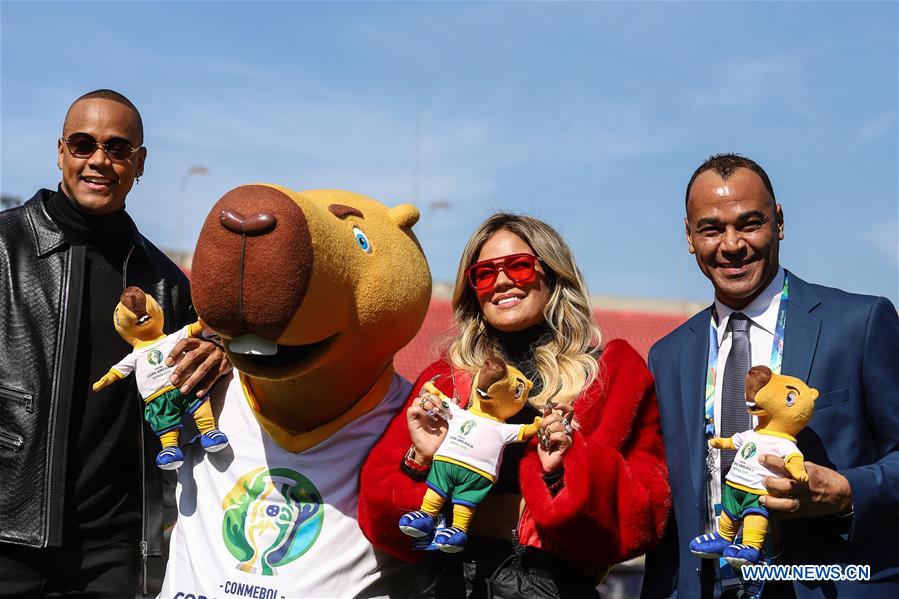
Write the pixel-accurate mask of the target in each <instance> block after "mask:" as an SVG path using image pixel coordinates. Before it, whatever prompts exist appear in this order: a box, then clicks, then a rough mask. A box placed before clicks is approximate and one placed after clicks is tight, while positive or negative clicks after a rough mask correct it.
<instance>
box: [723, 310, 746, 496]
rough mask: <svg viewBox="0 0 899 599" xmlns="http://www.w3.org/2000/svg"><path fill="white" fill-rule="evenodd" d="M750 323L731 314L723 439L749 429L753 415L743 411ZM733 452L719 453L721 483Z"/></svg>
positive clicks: (737, 315)
mask: <svg viewBox="0 0 899 599" xmlns="http://www.w3.org/2000/svg"><path fill="white" fill-rule="evenodd" d="M749 325H750V320H749V319H748V318H746V315H745V314H743V313H742V312H734V313H733V314H731V315H730V321H729V322H728V325H727V326H728V328H730V337H731V343H730V353H728V354H727V363H726V364H725V365H724V382H723V384H722V387H721V436H722V437H723V438H725V439H727V438H728V437H731V436H733V435H735V434H736V433H742V432H743V431H745V430H749V429H750V428H752V416H751V415H750V414H749V412H748V411H746V374H747V373H748V372H749V369H750V368H751V367H752V352H751V350H750V346H749ZM736 454H737V452H736V451H732V450H729V449H722V450H721V484H724V476H725V475H726V474H727V471H728V470H730V465H731V464H732V463H733V461H734V456H735V455H736Z"/></svg>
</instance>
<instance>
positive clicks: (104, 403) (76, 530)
mask: <svg viewBox="0 0 899 599" xmlns="http://www.w3.org/2000/svg"><path fill="white" fill-rule="evenodd" d="M46 207H47V212H48V213H49V215H50V217H51V218H52V219H53V221H54V222H56V224H57V225H59V227H60V229H62V231H63V234H64V235H65V237H66V240H67V241H68V242H69V243H70V244H72V245H81V246H84V248H85V253H86V260H85V265H84V287H83V291H82V292H83V299H82V302H83V303H82V309H81V324H80V332H79V335H78V357H77V362H76V368H75V380H74V392H73V394H72V397H71V402H72V403H71V420H70V422H71V431H70V434H69V448H68V459H67V466H66V473H67V474H66V505H65V532H64V543H66V544H69V543H77V544H83V545H85V546H90V545H100V544H104V543H109V542H113V541H134V542H136V541H137V540H138V539H139V538H140V520H141V505H140V502H141V499H140V497H141V495H140V491H141V490H140V472H141V460H142V455H141V451H140V447H139V441H138V439H139V434H140V430H139V428H138V426H139V423H140V418H141V417H140V415H139V413H137V411H138V410H139V409H140V405H141V402H140V398H139V396H138V395H137V389H136V386H135V383H134V380H133V377H129V378H128V379H126V380H123V381H119V382H117V383H115V384H113V385H110V386H109V387H106V388H105V389H103V390H102V391H100V392H98V393H95V392H94V391H93V390H91V385H92V384H93V383H94V382H95V381H97V380H99V379H100V378H101V377H102V376H103V375H104V374H106V372H107V371H108V370H109V368H110V366H112V365H114V364H116V363H117V362H118V361H119V360H121V359H122V358H123V357H124V356H125V355H127V354H128V353H130V352H131V350H132V348H131V346H130V345H129V344H128V343H126V342H125V341H124V340H123V339H122V338H121V337H119V335H118V333H117V332H116V330H115V327H114V326H113V321H112V319H113V311H114V309H115V307H116V304H117V303H118V301H119V296H120V295H121V293H122V291H123V289H124V283H123V271H124V268H125V263H126V259H127V257H128V255H129V252H130V251H131V249H132V239H133V231H134V229H135V226H134V223H133V222H132V220H131V218H130V217H129V216H128V215H127V214H126V213H125V211H124V210H120V211H117V212H114V213H112V214H108V215H103V216H92V215H88V214H85V213H83V212H81V211H80V210H79V209H78V207H77V205H76V204H75V203H74V202H73V201H72V200H70V199H69V198H68V197H66V195H65V194H64V193H63V192H62V191H61V190H59V191H57V192H56V193H54V194H53V195H52V196H51V197H50V198H49V199H48V201H47V203H46Z"/></svg>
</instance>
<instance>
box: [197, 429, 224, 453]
mask: <svg viewBox="0 0 899 599" xmlns="http://www.w3.org/2000/svg"><path fill="white" fill-rule="evenodd" d="M200 445H201V446H202V447H203V449H205V450H206V451H208V452H210V453H215V452H216V451H221V450H222V449H224V448H226V447H228V437H227V436H226V435H225V433H223V432H222V431H220V430H219V429H217V428H214V429H212V430H211V431H208V432H205V433H203V434H202V435H201V436H200Z"/></svg>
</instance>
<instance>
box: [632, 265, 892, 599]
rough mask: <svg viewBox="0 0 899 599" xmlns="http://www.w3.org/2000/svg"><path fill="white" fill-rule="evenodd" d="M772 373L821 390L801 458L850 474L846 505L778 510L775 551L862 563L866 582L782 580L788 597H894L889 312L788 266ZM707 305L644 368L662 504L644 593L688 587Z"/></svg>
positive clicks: (700, 459) (788, 556)
mask: <svg viewBox="0 0 899 599" xmlns="http://www.w3.org/2000/svg"><path fill="white" fill-rule="evenodd" d="M789 276H790V297H789V307H788V308H787V320H786V328H785V330H784V356H783V366H782V369H781V371H782V373H783V374H788V375H791V376H795V377H798V378H801V379H803V380H805V381H807V382H808V384H809V385H811V386H812V387H815V388H816V389H818V391H819V392H820V393H821V395H820V397H819V398H818V400H817V402H816V403H815V413H814V416H813V417H812V421H811V422H810V423H809V425H808V426H807V427H806V428H805V429H804V430H803V431H802V432H801V433H800V434H799V436H798V437H797V440H798V442H799V443H798V444H799V449H800V450H801V451H802V452H803V454H804V456H805V460H806V461H810V462H814V463H816V464H819V465H823V466H827V467H829V468H833V469H835V470H837V471H839V472H840V473H841V474H843V476H845V477H846V478H847V479H848V480H849V482H850V484H851V485H852V494H853V507H854V511H855V514H854V517H849V518H837V517H825V518H802V519H792V520H784V521H783V522H782V529H783V536H784V539H783V542H784V545H785V549H784V553H783V555H782V558H781V559H780V560H779V561H778V563H788V564H869V565H870V566H871V576H872V580H874V581H879V582H877V583H874V584H872V583H868V584H859V583H848V582H802V583H798V582H797V583H794V590H795V592H796V594H797V596H798V597H833V596H836V595H839V596H840V597H855V596H863V595H865V596H866V597H868V598H869V599H870V598H872V597H881V596H884V597H886V596H890V597H899V549H897V547H896V544H897V542H899V317H897V314H896V309H895V308H894V307H893V305H892V304H891V303H890V302H889V301H888V300H887V299H885V298H877V297H871V296H864V295H856V294H851V293H846V292H844V291H840V290H839V289H833V288H829V287H822V286H820V285H812V284H809V283H806V282H805V281H803V280H801V279H799V278H798V277H796V276H795V275H793V274H790V275H789ZM710 317H711V306H710V307H709V308H708V309H706V310H703V311H702V312H700V313H699V314H697V315H695V316H694V317H693V318H691V319H690V320H689V321H687V322H686V323H684V324H683V325H681V326H680V327H679V328H677V329H676V330H674V331H673V332H672V333H671V334H669V335H668V336H666V337H665V338H663V339H661V340H660V341H659V342H658V343H656V344H655V345H654V346H653V348H652V349H651V350H650V352H649V368H650V370H652V372H653V375H654V376H655V379H656V391H657V394H658V402H659V412H660V415H661V423H662V436H663V438H664V441H665V451H666V455H667V460H668V472H669V475H670V477H671V492H672V495H673V504H674V505H673V507H674V509H673V513H672V518H671V521H670V523H669V526H668V530H667V532H666V535H665V538H664V540H663V541H662V544H661V545H660V546H659V548H658V549H656V550H655V551H654V552H652V553H650V554H649V555H648V556H647V559H646V574H645V578H644V583H643V596H644V597H652V598H655V597H682V598H689V599H693V598H697V597H700V596H701V592H700V577H699V568H700V559H699V558H698V557H696V556H694V555H692V554H691V553H690V551H689V550H688V548H687V547H688V545H689V543H690V539H692V538H693V537H694V536H696V535H698V534H701V533H702V527H703V521H704V514H705V505H706V488H705V487H706V474H705V456H706V442H705V439H704V434H703V425H704V414H703V402H704V395H705V382H706V367H707V365H708V350H709V319H710Z"/></svg>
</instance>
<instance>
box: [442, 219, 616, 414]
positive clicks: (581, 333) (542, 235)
mask: <svg viewBox="0 0 899 599" xmlns="http://www.w3.org/2000/svg"><path fill="white" fill-rule="evenodd" d="M503 230H505V231H509V232H510V233H513V234H515V235H517V236H518V237H520V238H521V239H522V240H523V241H524V242H525V243H527V244H528V245H530V246H531V249H532V250H533V251H534V253H535V254H537V256H539V257H540V259H541V261H542V264H543V266H544V270H545V271H548V272H547V273H546V284H547V285H548V286H549V288H550V296H549V301H548V302H547V304H546V307H545V308H544V309H543V315H544V317H545V319H546V324H547V325H548V326H549V328H550V329H551V330H552V336H551V337H550V339H549V340H548V341H547V342H546V343H544V344H543V345H540V346H538V347H536V348H534V355H535V358H536V366H537V376H538V377H539V378H540V380H541V382H542V383H543V384H542V387H541V391H540V393H539V394H538V395H536V396H534V397H531V398H530V399H529V401H530V403H531V405H533V406H542V405H544V404H545V403H546V402H548V401H564V402H568V403H570V402H573V401H574V399H575V398H576V397H577V396H578V395H579V394H580V392H581V390H582V389H583V388H585V387H586V386H588V385H590V384H591V383H593V381H594V380H595V379H596V377H597V374H598V369H599V366H598V363H597V358H598V356H599V353H600V349H599V347H600V343H601V342H602V335H601V333H600V330H599V326H598V325H597V323H596V320H595V318H594V317H593V310H592V309H591V307H590V300H589V294H588V292H587V285H586V284H585V283H584V279H583V276H582V275H581V272H580V270H579V269H578V267H577V264H575V261H574V256H573V254H572V253H571V249H570V248H569V247H568V244H567V243H565V240H563V239H562V236H561V235H559V233H558V232H556V230H555V229H553V228H552V227H550V226H549V225H548V224H546V223H544V222H543V221H541V220H538V219H536V218H533V217H530V216H526V215H518V214H509V213H504V212H501V213H497V214H494V215H493V216H491V217H490V218H488V219H487V220H486V221H484V223H483V224H482V225H481V226H480V227H479V228H478V229H477V230H476V231H475V232H474V234H473V235H472V236H471V238H470V239H469V240H468V243H467V244H466V246H465V249H464V250H463V252H462V258H461V260H460V261H459V268H458V270H457V271H456V285H455V289H454V290H453V318H454V320H455V324H456V331H457V334H456V336H455V337H453V338H451V339H450V340H449V341H448V343H447V346H446V356H447V359H448V360H449V361H450V363H451V364H452V365H453V366H455V367H456V368H459V369H461V370H466V371H468V372H472V373H474V372H476V371H477V370H478V369H479V368H480V367H481V365H482V364H483V363H484V361H485V360H486V358H488V357H489V356H492V355H495V356H499V357H501V358H503V359H505V360H506V361H508V358H507V355H506V352H505V351H504V350H503V348H502V347H501V346H500V343H499V339H498V338H497V331H496V329H494V328H493V327H491V326H488V324H487V323H486V322H485V320H484V318H483V315H482V313H481V306H480V304H479V302H478V299H477V296H476V295H475V293H474V290H472V289H471V287H469V285H468V281H467V278H466V276H465V271H466V270H467V269H468V267H469V266H471V265H472V264H474V263H475V261H476V260H477V256H478V254H479V253H480V251H481V248H482V247H483V246H484V244H485V243H486V242H487V240H488V239H490V238H491V237H492V236H493V235H494V234H495V233H497V232H498V231H503ZM535 382H536V381H535Z"/></svg>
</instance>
